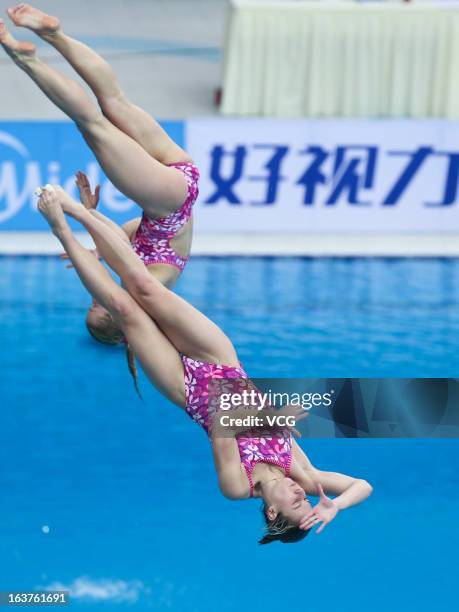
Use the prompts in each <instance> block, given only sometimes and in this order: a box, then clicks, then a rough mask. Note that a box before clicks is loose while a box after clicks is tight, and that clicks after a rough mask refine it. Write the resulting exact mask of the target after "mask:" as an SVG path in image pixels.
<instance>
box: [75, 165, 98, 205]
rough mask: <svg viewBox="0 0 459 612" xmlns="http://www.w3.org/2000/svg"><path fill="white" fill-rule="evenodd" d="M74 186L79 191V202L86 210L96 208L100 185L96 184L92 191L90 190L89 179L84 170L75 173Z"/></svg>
mask: <svg viewBox="0 0 459 612" xmlns="http://www.w3.org/2000/svg"><path fill="white" fill-rule="evenodd" d="M75 183H76V186H77V187H78V191H79V192H80V202H81V203H82V204H83V206H84V207H85V208H87V209H88V210H92V209H96V208H97V205H98V204H99V196H100V185H96V188H95V190H94V193H92V191H91V185H90V184H89V179H88V177H87V176H86V174H85V173H84V172H81V171H80V172H77V173H76V181H75Z"/></svg>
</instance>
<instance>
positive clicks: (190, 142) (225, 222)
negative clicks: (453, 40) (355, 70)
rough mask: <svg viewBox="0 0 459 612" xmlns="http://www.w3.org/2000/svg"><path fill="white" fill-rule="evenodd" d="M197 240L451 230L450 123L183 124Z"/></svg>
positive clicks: (454, 222)
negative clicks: (196, 190)
mask: <svg viewBox="0 0 459 612" xmlns="http://www.w3.org/2000/svg"><path fill="white" fill-rule="evenodd" d="M185 130H186V134H185V142H186V147H187V149H188V151H189V152H190V154H191V155H192V157H193V159H194V160H195V162H196V164H197V166H198V167H199V170H200V172H201V182H200V197H199V200H198V202H199V203H198V204H197V209H196V215H195V228H196V231H197V232H201V233H206V232H212V233H215V232H277V231H280V232H292V233H299V232H307V233H309V234H310V233H315V232H317V233H324V232H330V233H351V232H353V233H355V232H363V233H374V232H378V233H381V232H383V233H385V232H387V233H389V234H390V233H400V232H413V233H429V234H434V233H438V232H441V233H447V232H459V214H458V208H459V193H458V186H459V122H451V121H431V120H428V121H414V120H406V121H404V120H401V121H394V120H379V121H378V120H368V121H366V120H307V119H306V120H274V119H273V120H270V119H192V120H189V121H187V122H186V126H185Z"/></svg>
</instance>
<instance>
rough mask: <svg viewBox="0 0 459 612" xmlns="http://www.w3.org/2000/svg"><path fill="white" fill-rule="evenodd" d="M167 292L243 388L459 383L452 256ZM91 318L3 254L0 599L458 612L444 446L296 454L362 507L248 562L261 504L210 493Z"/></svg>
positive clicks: (249, 268)
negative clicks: (198, 315)
mask: <svg viewBox="0 0 459 612" xmlns="http://www.w3.org/2000/svg"><path fill="white" fill-rule="evenodd" d="M177 290H178V292H179V293H180V294H182V295H183V296H185V297H186V298H187V299H189V300H191V301H192V303H193V304H195V305H196V306H197V307H198V308H200V309H202V310H203V311H204V312H205V313H206V314H208V315H210V316H211V317H212V318H213V319H215V320H216V321H217V322H218V323H219V324H220V325H222V326H223V328H224V329H225V330H226V331H227V333H228V334H229V335H230V337H231V338H232V339H233V341H234V342H235V344H236V346H237V348H238V350H239V353H240V357H241V360H242V361H243V363H244V365H245V367H246V369H248V371H249V372H250V373H251V374H252V375H256V376H276V375H277V376H292V377H303V376H305V377H306V376H307V377H313V376H327V377H342V376H349V377H351V376H352V377H357V376H369V377H386V376H387V377H389V376H390V377H394V376H396V377H436V376H441V377H443V376H448V377H454V376H455V377H457V376H458V375H459V350H458V347H459V262H458V261H455V260H423V261H421V260H400V261H399V260H394V261H384V260H332V259H331V260H321V259H317V260H314V259H237V258H234V259H205V258H203V259H200V258H196V259H194V260H193V261H192V262H191V263H190V265H189V267H188V269H187V271H186V273H185V274H184V276H183V279H182V280H181V281H180V284H179V286H178V288H177ZM87 303H88V298H87V296H86V294H85V292H84V290H83V289H82V288H81V287H80V285H79V282H78V280H77V278H76V275H75V273H74V272H73V271H69V270H66V269H65V268H64V266H63V264H62V263H61V262H60V261H59V260H57V259H54V258H0V337H1V340H2V345H1V346H2V348H1V373H0V397H1V411H0V491H1V505H0V590H6V589H26V590H31V589H36V588H38V587H40V586H43V587H45V586H50V585H55V586H56V587H58V586H60V585H63V586H71V587H72V589H73V590H74V591H75V593H76V595H77V596H76V597H75V599H74V600H73V607H74V608H75V609H76V608H78V609H88V610H93V609H94V610H95V609H103V610H106V611H112V610H120V609H124V608H126V607H129V609H132V610H171V611H180V612H192V611H195V612H208V611H209V612H210V611H214V610H222V611H229V610H235V609H240V610H250V611H251V612H253V611H261V610H263V611H265V610H271V609H283V610H284V609H285V610H293V611H296V610H298V611H299V610H319V609H320V610H327V611H328V610H330V611H332V610H333V611H335V610H340V611H351V610H352V611H353V612H356V611H359V612H360V611H364V610H365V611H366V610H374V611H379V610H381V611H384V612H386V611H390V612H392V611H394V610H395V611H398V610H401V611H402V610H403V611H411V610H413V611H414V610H416V611H423V610H426V611H427V610H429V611H431V610H438V609H442V608H450V607H453V605H454V603H453V602H454V601H455V585H454V582H455V577H456V575H457V571H458V562H457V548H458V545H459V530H458V528H457V517H458V516H459V493H458V491H459V487H458V485H459V453H458V450H459V449H458V443H457V441H455V440H347V439H340V440H323V439H321V440H303V441H302V445H303V448H304V449H305V451H306V452H307V453H308V455H309V456H310V458H311V460H312V461H313V463H315V464H316V465H317V466H318V467H319V468H322V469H327V470H333V471H342V472H344V473H349V474H351V475H355V476H360V477H363V478H366V479H368V480H369V481H370V482H371V483H372V484H373V486H374V494H373V496H372V498H371V499H370V500H369V501H368V502H366V503H365V504H363V505H361V506H358V507H356V508H352V509H350V510H347V511H344V512H342V513H340V515H338V517H337V518H336V520H335V521H334V522H333V523H332V524H331V525H329V526H328V527H327V528H326V529H325V531H324V532H323V533H322V534H320V535H316V534H311V535H310V536H309V537H308V538H307V539H306V540H305V541H304V542H302V543H300V544H296V545H290V546H288V545H280V544H274V545H271V546H268V547H259V546H258V545H257V544H256V540H257V538H258V537H259V535H260V533H261V531H260V530H261V526H262V523H261V520H260V515H259V509H258V506H259V503H258V502H256V501H249V502H244V503H242V502H230V501H227V500H225V499H224V498H223V497H221V496H220V495H219V494H218V490H217V485H216V479H215V475H214V472H213V468H212V463H211V455H210V449H209V445H208V443H207V442H206V439H205V437H204V434H203V433H202V432H201V431H200V430H199V429H198V428H197V427H196V426H194V425H193V424H192V423H191V421H189V420H188V419H187V418H186V417H185V416H184V415H183V414H182V413H181V412H180V410H178V409H177V408H175V407H173V406H171V405H169V404H168V402H167V401H165V400H164V399H162V398H161V397H160V396H159V394H158V393H156V392H155V391H154V390H153V389H152V388H151V386H149V385H148V383H147V382H146V380H145V379H144V378H143V377H142V379H141V386H142V390H143V393H144V396H145V403H141V402H140V401H139V400H138V399H137V398H136V396H135V393H134V390H133V387H132V384H131V381H130V378H129V374H128V372H127V368H126V367H125V362H124V357H123V354H122V351H121V350H117V349H109V348H104V347H102V346H99V345H97V344H95V343H94V342H92V341H91V340H90V339H89V338H88V337H87V335H86V333H85V330H84V325H83V316H84V311H85V307H86V305H87ZM45 526H46V527H48V528H49V533H44V531H43V527H45ZM45 531H46V529H45ZM85 593H86V595H87V597H84V594H85Z"/></svg>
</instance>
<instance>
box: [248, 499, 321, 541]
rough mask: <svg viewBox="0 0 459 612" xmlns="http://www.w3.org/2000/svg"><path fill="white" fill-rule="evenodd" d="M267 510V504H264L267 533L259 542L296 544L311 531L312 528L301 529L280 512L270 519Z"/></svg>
mask: <svg viewBox="0 0 459 612" xmlns="http://www.w3.org/2000/svg"><path fill="white" fill-rule="evenodd" d="M266 511H267V506H266V504H263V506H262V507H261V512H262V514H263V518H264V519H265V521H266V531H267V533H266V535H264V536H263V537H262V538H261V540H258V544H271V542H276V541H277V542H282V544H294V543H295V542H299V541H300V540H303V539H304V538H305V537H306V536H307V535H308V534H309V532H310V531H311V529H307V530H305V529H300V528H299V527H297V526H296V525H292V524H291V523H289V521H288V519H286V518H285V516H283V514H281V513H280V512H279V514H278V515H277V516H276V518H275V519H274V520H273V521H270V520H269V519H268V515H267V512H266Z"/></svg>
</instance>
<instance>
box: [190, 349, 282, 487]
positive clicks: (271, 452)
mask: <svg viewBox="0 0 459 612" xmlns="http://www.w3.org/2000/svg"><path fill="white" fill-rule="evenodd" d="M182 362H183V368H184V371H185V394H186V408H185V410H186V412H187V413H188V415H189V416H190V417H191V418H192V419H193V420H194V421H196V423H198V424H199V425H201V427H202V428H203V429H204V430H205V432H206V433H207V435H209V420H210V416H211V412H212V407H209V391H208V388H209V383H210V381H211V380H213V379H216V378H220V379H230V378H236V379H248V376H247V374H246V372H245V371H244V369H243V368H242V367H239V368H236V367H233V366H227V365H217V364H215V363H207V362H205V361H197V360H195V359H191V358H190V357H187V356H186V355H182ZM237 445H238V447H239V456H240V458H241V463H242V465H243V466H244V469H245V472H246V474H247V479H248V481H249V492H250V497H253V487H254V484H253V478H252V473H253V469H254V467H255V466H256V464H257V463H271V464H272V465H277V466H278V467H280V468H282V469H283V470H284V472H285V475H286V476H288V475H289V473H290V467H291V464H292V438H291V436H290V435H289V436H285V437H282V436H281V435H277V436H273V437H268V436H266V437H263V438H253V437H248V436H242V435H239V436H237Z"/></svg>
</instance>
